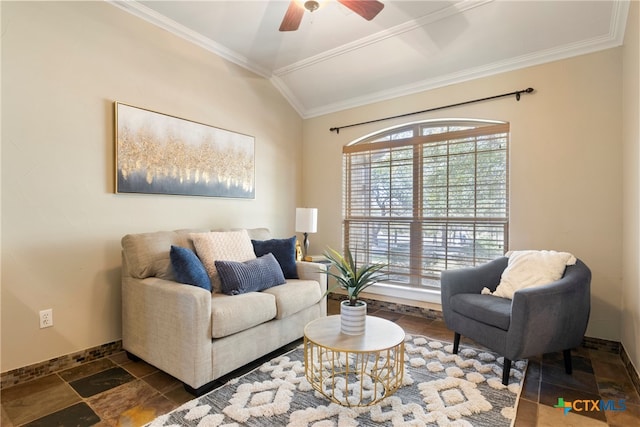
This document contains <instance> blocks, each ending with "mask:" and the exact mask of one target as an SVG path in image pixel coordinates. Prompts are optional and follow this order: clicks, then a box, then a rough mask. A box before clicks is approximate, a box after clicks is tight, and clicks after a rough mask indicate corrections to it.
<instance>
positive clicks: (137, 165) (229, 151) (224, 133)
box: [114, 102, 255, 199]
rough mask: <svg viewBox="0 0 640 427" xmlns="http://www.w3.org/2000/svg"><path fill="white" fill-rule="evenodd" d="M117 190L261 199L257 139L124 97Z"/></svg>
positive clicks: (118, 110)
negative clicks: (257, 180) (257, 186)
mask: <svg viewBox="0 0 640 427" xmlns="http://www.w3.org/2000/svg"><path fill="white" fill-rule="evenodd" d="M114 108H115V146H116V155H115V158H116V162H115V163H116V193H146V194H174V195H186V196H209V197H232V198H245V199H253V198H255V154H254V149H255V147H254V146H255V138H254V137H252V136H248V135H244V134H241V133H236V132H231V131H228V130H225V129H220V128H216V127H213V126H209V125H206V124H202V123H197V122H193V121H190V120H186V119H181V118H179V117H174V116H169V115H166V114H162V113H157V112H155V111H151V110H146V109H143V108H138V107H133V106H131V105H127V104H123V103H120V102H115V103H114Z"/></svg>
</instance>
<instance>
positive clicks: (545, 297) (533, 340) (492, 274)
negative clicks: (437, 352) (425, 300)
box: [441, 257, 591, 385]
mask: <svg viewBox="0 0 640 427" xmlns="http://www.w3.org/2000/svg"><path fill="white" fill-rule="evenodd" d="M507 262H508V258H506V257H502V258H498V259H495V260H493V261H490V262H488V263H486V264H483V265H479V266H477V267H470V268H463V269H458V270H448V271H443V272H442V275H441V292H442V313H443V315H444V320H445V323H446V324H447V327H448V328H449V329H452V330H453V331H454V332H455V335H454V343H453V352H454V353H457V352H458V346H459V344H460V336H461V335H464V336H466V337H468V338H471V339H472V340H474V341H476V342H477V343H479V344H482V345H483V346H485V347H487V348H489V349H491V350H493V351H495V352H497V353H499V354H500V355H502V356H504V368H503V373H502V383H503V384H504V385H507V384H508V383H509V375H510V370H511V361H512V360H516V359H521V358H527V357H531V356H535V355H538V354H544V353H551V352H556V351H560V350H562V351H563V354H564V363H565V370H566V372H567V374H571V349H572V348H575V347H577V346H579V345H580V344H581V342H582V339H583V337H584V332H585V330H586V328H587V322H588V321H589V312H590V309H591V291H590V284H591V271H590V270H589V268H588V267H587V266H586V265H585V264H584V263H583V262H582V261H580V260H577V262H576V264H575V265H570V266H567V268H566V270H565V272H564V275H563V277H562V278H560V279H559V280H557V281H555V282H553V283H550V284H548V285H543V286H538V287H532V288H527V289H521V290H519V291H516V292H515V294H514V296H513V300H510V299H505V298H500V297H496V296H493V295H482V294H481V293H480V292H481V290H482V288H483V287H488V288H489V289H490V290H491V291H492V292H493V291H495V289H496V287H497V286H498V284H499V283H500V277H501V275H502V272H503V271H504V269H505V268H506V267H507Z"/></svg>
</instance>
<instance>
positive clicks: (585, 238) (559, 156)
mask: <svg viewBox="0 0 640 427" xmlns="http://www.w3.org/2000/svg"><path fill="white" fill-rule="evenodd" d="M620 73H621V49H610V50H606V51H603V52H600V53H596V54H591V55H585V56H580V57H576V58H574V59H569V60H564V61H558V62H554V63H550V64H546V65H540V66H536V67H531V68H527V69H523V70H519V71H513V72H509V73H505V74H502V75H498V76H494V77H489V78H483V79H479V80H474V81H470V82H467V83H462V84H457V85H453V86H449V87H445V88H441V89H437V90H431V91H428V92H424V93H421V94H417V95H412V96H407V97H403V98H399V99H395V100H392V101H386V102H380V103H377V104H372V105H368V106H365V107H360V108H354V109H351V110H348V111H344V112H340V113H336V114H330V115H326V116H322V117H317V118H314V119H309V120H306V121H305V123H304V138H303V140H304V150H303V156H304V180H303V188H304V189H305V197H304V199H303V200H304V202H305V203H306V204H307V205H309V206H314V207H317V208H318V209H319V212H318V215H319V224H318V233H317V235H314V236H313V239H312V241H311V246H312V247H311V248H310V251H311V252H313V253H317V252H321V251H322V250H323V249H324V248H325V247H326V246H327V245H329V246H332V247H341V244H340V242H341V228H340V226H339V225H338V224H340V220H341V202H340V195H341V176H342V175H341V149H342V146H343V145H345V144H347V143H348V142H350V141H352V140H354V139H356V138H359V137H361V136H363V135H365V134H368V133H371V132H374V131H376V130H379V129H382V128H385V127H389V126H392V125H395V124H399V123H402V122H405V121H408V120H419V119H432V118H442V117H471V118H481V119H494V120H505V121H508V122H510V123H511V146H510V161H511V175H510V197H511V210H510V242H509V243H510V248H511V249H514V250H515V249H556V250H566V251H570V252H573V253H574V254H576V256H578V257H580V258H582V259H583V260H584V261H585V262H586V263H587V265H589V266H590V267H591V269H592V272H593V281H592V312H591V319H590V323H589V327H588V331H587V334H588V335H589V336H592V337H599V338H605V339H610V340H616V341H619V340H620V293H621V278H620V276H621V273H620V272H621V244H620V242H621V239H622V227H621V219H622V211H621V207H622V199H621V195H622V193H621V183H622V175H621V168H620V159H621V155H622V151H621V150H622V143H621V119H620V116H621V99H622V95H621V84H620V81H621V80H620ZM529 86H531V87H533V88H535V89H536V92H535V93H534V94H532V95H525V96H524V97H523V99H522V100H521V101H520V102H516V101H515V99H513V98H510V99H502V100H498V101H492V102H484V103H479V104H473V105H468V106H464V107H459V108H455V109H449V110H443V111H440V112H435V113H431V114H423V115H421V116H414V117H411V118H409V119H407V118H405V119H398V120H391V121H387V122H383V123H378V124H370V125H365V126H361V127H354V128H349V129H343V130H341V131H340V133H339V134H335V133H330V132H329V128H330V127H332V126H339V125H347V124H350V123H357V122H362V121H367V120H372V119H376V118H381V117H386V116H392V115H397V114H402V113H407V112H411V111H419V110H424V109H427V108H430V107H437V106H441V105H447V104H451V103H456V102H461V101H466V100H469V99H475V98H482V97H486V96H491V95H496V94H500V93H507V92H512V91H514V90H519V89H525V88H527V87H529Z"/></svg>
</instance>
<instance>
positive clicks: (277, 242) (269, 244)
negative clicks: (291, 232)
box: [251, 236, 298, 279]
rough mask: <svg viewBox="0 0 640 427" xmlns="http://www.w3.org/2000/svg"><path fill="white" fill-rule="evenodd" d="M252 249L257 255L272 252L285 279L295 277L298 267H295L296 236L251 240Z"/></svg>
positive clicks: (296, 276)
mask: <svg viewBox="0 0 640 427" xmlns="http://www.w3.org/2000/svg"><path fill="white" fill-rule="evenodd" d="M251 244H253V251H254V252H255V253H256V256H257V257H260V256H262V255H265V254H268V253H272V254H273V256H274V257H276V260H277V261H278V264H280V268H282V273H283V274H284V277H285V279H297V278H298V268H297V267H296V236H293V237H291V238H290V239H270V240H252V241H251Z"/></svg>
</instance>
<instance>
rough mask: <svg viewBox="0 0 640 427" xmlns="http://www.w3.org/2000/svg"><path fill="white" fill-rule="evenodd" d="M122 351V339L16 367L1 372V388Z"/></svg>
mask: <svg viewBox="0 0 640 427" xmlns="http://www.w3.org/2000/svg"><path fill="white" fill-rule="evenodd" d="M121 351H122V340H118V341H114V342H110V343H108V344H102V345H99V346H97V347H91V348H88V349H86V350H81V351H78V352H75V353H71V354H68V355H66V356H60V357H56V358H55V359H51V360H47V361H44V362H40V363H36V364H33V365H29V366H25V367H23V368H18V369H14V370H11V371H7V372H3V373H2V374H0V390H2V389H5V388H7V387H11V386H14V385H17V384H21V383H25V382H27V381H32V380H35V379H38V378H42V377H45V376H47V375H51V374H55V373H56V372H60V371H64V370H66V369H69V368H75V367H76V366H80V365H83V364H85V363H88V362H92V361H94V360H97V359H101V358H103V357H105V356H110V355H112V354H115V353H119V352H121Z"/></svg>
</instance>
